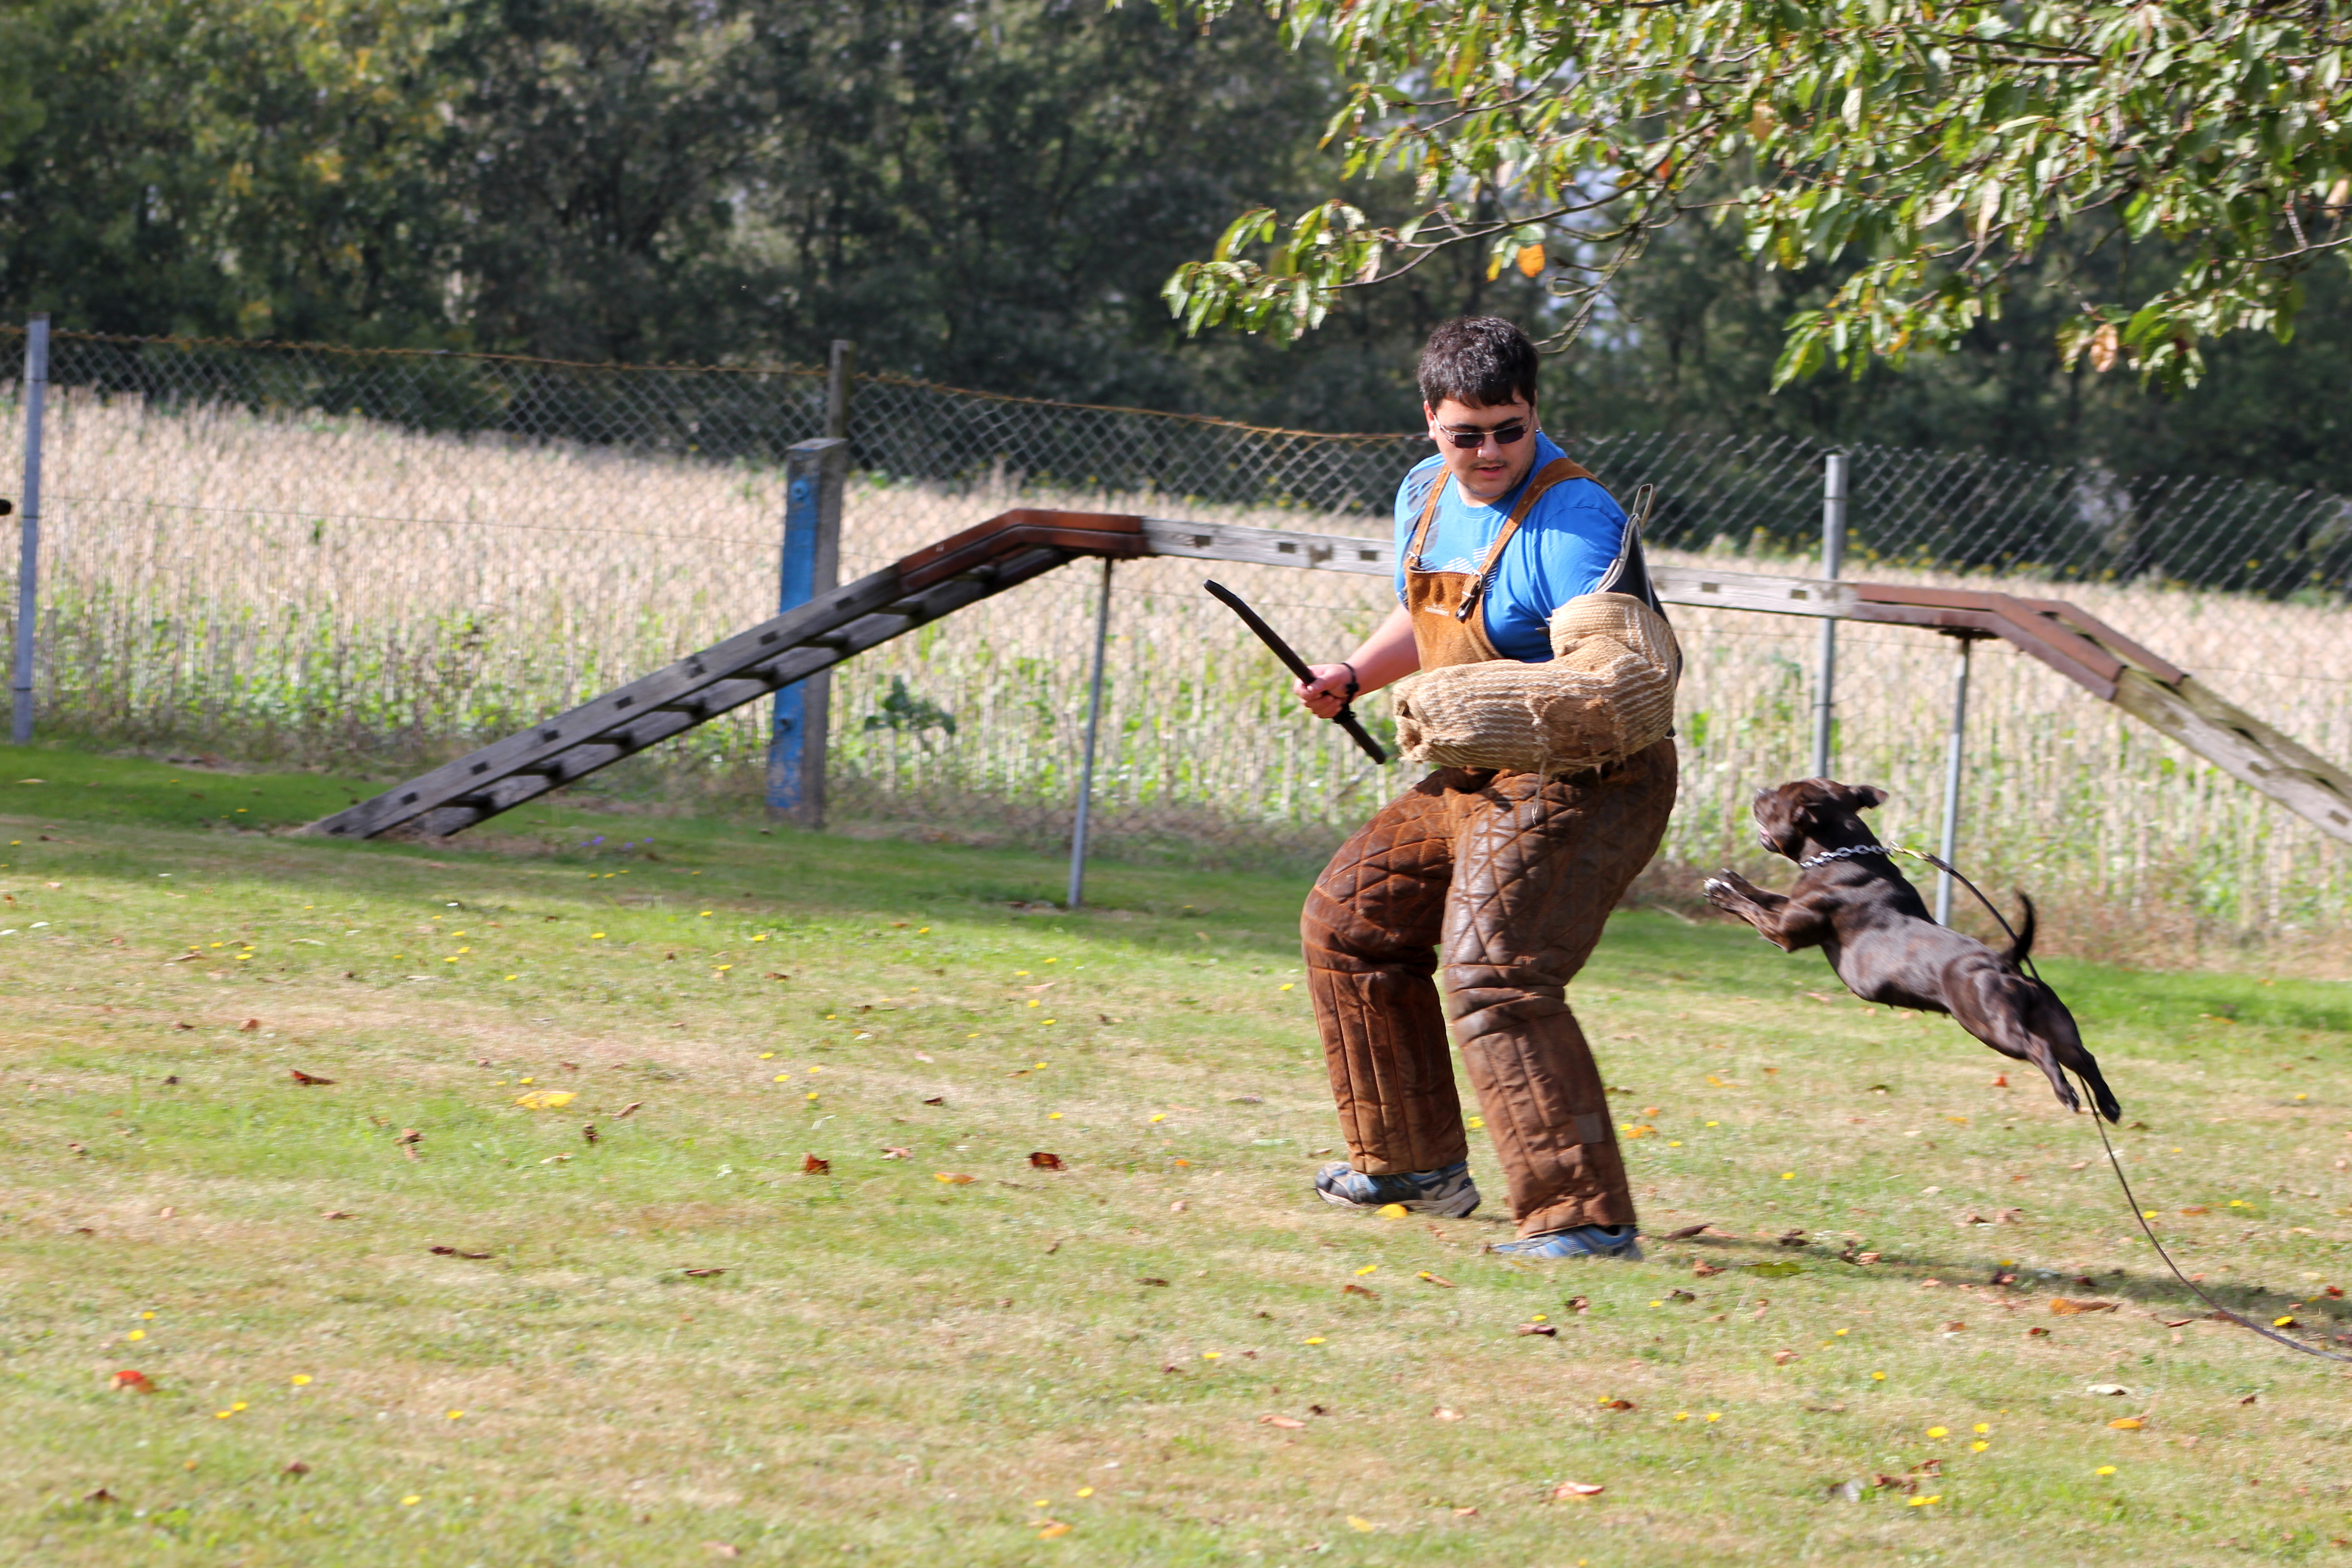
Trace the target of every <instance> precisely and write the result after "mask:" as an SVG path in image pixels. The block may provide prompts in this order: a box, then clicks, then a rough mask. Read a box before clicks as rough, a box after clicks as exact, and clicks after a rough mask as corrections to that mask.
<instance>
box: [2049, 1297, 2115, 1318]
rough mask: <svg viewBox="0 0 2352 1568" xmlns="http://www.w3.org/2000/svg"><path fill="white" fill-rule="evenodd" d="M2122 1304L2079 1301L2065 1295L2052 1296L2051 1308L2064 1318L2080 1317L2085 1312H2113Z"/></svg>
mask: <svg viewBox="0 0 2352 1568" xmlns="http://www.w3.org/2000/svg"><path fill="white" fill-rule="evenodd" d="M2122 1305H2123V1303H2122V1302H2120V1301H2077V1300H2071V1299H2069V1298H2067V1297H2064V1296H2053V1297H2051V1298H2050V1310H2051V1311H2052V1312H2053V1313H2055V1314H2056V1315H2057V1316H2059V1317H2062V1318H2074V1317H2080V1316H2081V1315H2082V1314H2083V1313H2084V1312H2112V1311H2114V1310H2116V1308H2118V1307H2120V1306H2122Z"/></svg>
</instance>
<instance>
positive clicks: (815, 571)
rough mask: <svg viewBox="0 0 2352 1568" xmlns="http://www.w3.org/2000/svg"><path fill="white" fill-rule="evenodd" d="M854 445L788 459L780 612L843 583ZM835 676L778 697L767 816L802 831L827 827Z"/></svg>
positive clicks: (795, 451) (838, 444)
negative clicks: (845, 509)
mask: <svg viewBox="0 0 2352 1568" xmlns="http://www.w3.org/2000/svg"><path fill="white" fill-rule="evenodd" d="M848 479H849V443H848V442H846V441H843V440H839V439H831V438H828V439H825V440H819V441H799V442H795V443H793V445H792V446H791V447H788V448H786V449H785V453H784V554H783V567H782V573H781V574H780V592H779V593H778V595H777V607H778V608H779V609H780V610H791V609H796V608H798V607H799V606H800V605H805V604H807V603H808V602H809V601H810V600H811V599H814V598H815V597H816V596H817V595H819V594H825V593H830V592H832V591H833V589H834V588H835V585H836V584H838V583H839V581H840V576H841V494H842V491H843V490H844V489H845V488H846V487H847V482H848ZM832 704H833V675H832V672H831V671H829V670H827V671H820V672H819V673H817V674H815V675H812V676H810V677H808V678H807V679H804V680H801V681H798V682H795V683H794V684H793V685H791V686H787V687H785V688H784V689H782V691H779V692H777V693H776V717H775V730H774V737H773V739H772V740H771V741H770V742H769V745H768V812H769V815H770V816H782V817H786V818H789V819H790V820H792V821H793V822H796V823H798V824H800V825H801V826H803V827H810V828H816V827H823V826H824V764H825V749H826V748H825V741H826V737H827V735H828V734H829V732H830V729H829V723H830V720H831V717H832Z"/></svg>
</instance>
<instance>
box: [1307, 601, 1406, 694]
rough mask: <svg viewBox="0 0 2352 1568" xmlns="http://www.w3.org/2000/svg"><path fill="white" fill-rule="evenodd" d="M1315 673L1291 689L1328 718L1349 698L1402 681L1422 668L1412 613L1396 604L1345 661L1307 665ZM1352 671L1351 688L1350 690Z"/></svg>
mask: <svg viewBox="0 0 2352 1568" xmlns="http://www.w3.org/2000/svg"><path fill="white" fill-rule="evenodd" d="M1307 668H1309V669H1311V670H1313V671H1314V672H1315V679H1313V680H1311V681H1301V682H1299V683H1298V684H1297V686H1294V687H1293V688H1291V689H1292V690H1293V691H1294V692H1296V693H1297V697H1298V700H1300V701H1301V702H1304V703H1305V704H1307V710H1308V711H1310V712H1312V713H1314V714H1315V715H1316V716H1317V717H1318V718H1322V719H1328V718H1330V717H1331V716H1332V715H1333V714H1334V713H1337V712H1338V711H1339V709H1340V706H1341V704H1343V703H1345V702H1346V701H1347V700H1349V698H1350V697H1356V696H1361V695H1362V694H1363V693H1365V692H1367V691H1378V690H1379V689H1381V687H1383V686H1387V685H1389V684H1391V682H1394V681H1399V680H1402V679H1404V678H1405V677H1406V676H1408V675H1411V674H1412V672H1413V671H1414V670H1416V669H1419V668H1421V654H1420V652H1419V650H1418V649H1416V648H1415V647H1413V641H1412V611H1411V610H1408V609H1406V608H1405V607H1404V606H1403V605H1398V606H1397V607H1396V608H1395V609H1394V610H1392V611H1391V612H1390V614H1389V617H1388V619H1386V620H1384V621H1382V622H1381V624H1380V625H1379V626H1375V627H1374V628H1372V635H1371V636H1370V637H1366V638H1365V639H1364V640H1363V641H1362V642H1360V643H1359V644H1357V645H1356V651H1355V652H1354V653H1351V654H1349V656H1348V659H1347V662H1346V664H1344V665H1339V664H1310V665H1308V666H1307ZM1350 670H1352V671H1353V672H1354V673H1353V677H1352V679H1353V681H1354V689H1353V690H1352V691H1351V690H1350V689H1349V680H1350V674H1349V671H1350Z"/></svg>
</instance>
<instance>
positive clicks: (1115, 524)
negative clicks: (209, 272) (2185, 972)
mask: <svg viewBox="0 0 2352 1568" xmlns="http://www.w3.org/2000/svg"><path fill="white" fill-rule="evenodd" d="M1393 553H1394V552H1393V547H1392V546H1391V543H1390V542H1389V541H1387V540H1385V539H1354V538H1348V537H1343V536H1335V535H1331V534H1321V533H1291V532H1286V531H1281V530H1276V529H1265V528H1244V527H1240V526H1237V525H1234V524H1230V523H1203V522H1181V521H1167V520H1164V519H1160V518H1147V517H1135V516H1130V515H1126V514H1114V513H1108V512H1073V511H1045V510H1034V509H1027V508H1024V509H1021V510H1013V511H1008V512H1003V513H1001V514H1000V515H998V516H996V517H993V518H991V519H990V520H989V521H986V522H983V523H982V524H980V525H979V526H978V527H976V528H971V529H968V530H966V531H963V532H961V533H958V534H955V535H953V536H951V537H950V538H947V539H943V540H941V541H940V542H938V543H936V544H932V545H929V546H927V547H926V548H924V549H922V550H919V551H917V552H915V553H914V554H912V555H909V556H908V557H906V558H905V559H904V560H901V561H898V562H896V563H892V564H891V565H888V566H886V567H884V568H883V569H882V570H880V571H878V572H875V573H872V574H869V575H867V576H865V577H861V578H859V579H858V580H857V581H856V582H854V583H850V584H845V585H844V586H842V587H839V588H835V589H833V590H831V591H829V592H826V593H824V594H821V595H818V596H817V597H816V598H814V599H813V600H812V601H811V602H809V603H808V604H806V605H800V606H798V607H796V608H794V609H792V610H789V611H786V612H785V613H784V614H782V615H780V616H775V617H774V618H773V619H772V620H768V621H764V622H762V623H761V624H760V625H759V626H753V627H752V628H751V629H750V630H749V631H746V632H742V633H740V634H738V635H737V636H735V637H729V638H728V639H727V640H726V641H724V642H721V643H719V644H717V645H715V646H713V647H707V648H705V649H703V650H702V651H701V652H699V653H695V654H689V655H688V656H687V657H686V658H682V659H679V660H678V661H677V663H676V664H673V665H670V666H669V667H668V668H665V669H660V670H656V672H655V673H653V674H651V675H648V676H646V677H645V678H644V679H640V680H635V681H632V682H631V683H630V684H628V685H626V686H624V687H622V688H620V689H617V690H614V691H608V692H606V693H605V694H604V696H602V697H599V698H596V699H594V700H593V701H589V702H584V703H583V704H581V705H580V706H579V707H577V708H574V709H572V710H571V711H569V712H567V713H562V714H558V715H557V716H556V717H554V718H552V719H550V720H548V721H546V722H544V723H541V724H534V725H532V726H531V727H530V729H528V730H525V731H521V732H520V733H519V734H514V735H509V736H508V737H507V738H506V739H505V740H502V741H497V742H492V743H491V744H489V745H488V746H485V747H483V748H482V749H481V750H479V751H478V752H473V753H471V754H470V755H467V756H463V757H460V758H458V759H457V761H456V762H453V763H446V764H445V765H443V766H441V767H438V768H435V769H434V770H433V771H432V772H430V773H425V774H423V775H421V776H420V777H417V778H414V779H411V780H409V781H408V782H407V783H406V784H401V785H399V786H398V787H397V788H394V789H390V790H387V791H385V792H384V793H383V794H382V795H377V796H376V797H375V798H373V800H368V801H363V802H362V803H361V804H359V805H354V806H352V807H351V808H350V809H349V810H346V811H340V812H337V813H336V814H335V815H333V816H329V817H324V818H321V819H320V821H318V822H315V823H312V824H311V825H310V826H309V827H307V828H305V829H304V831H305V832H308V833H315V834H321V835H325V836H328V837H340V838H375V837H383V836H384V835H386V834H394V833H397V834H399V835H401V836H404V837H409V836H431V837H442V836H446V835H448V834H452V833H457V832H461V831H463V830H464V829H466V828H468V827H471V826H474V825H475V824H477V823H479V822H482V821H485V820H487V819H488V818H490V817H493V816H498V815H499V813H500V812H503V811H510V810H512V809H513V808H514V807H516V806H518V805H522V804H523V803H524V802H526V801H530V800H534V799H537V798H538V797H539V796H541V795H545V794H546V793H547V792H548V791H550V790H552V789H555V788H557V787H559V786H561V785H563V784H571V783H572V782H573V781H575V780H578V779H583V778H585V777H587V776H588V775H589V774H590V773H595V772H596V771H598V770H599V769H601V768H605V767H609V766H611V765H612V764H613V763H616V762H619V761H620V760H621V759H622V758H624V757H627V756H634V755H635V753H637V752H642V751H644V750H646V748H647V747H649V746H653V745H656V744H657V743H658V742H662V741H666V740H667V739H668V738H669V737H671V736H672V735H676V734H677V733H679V732H680V731H685V730H689V729H692V728H693V727H694V726H695V725H697V724H701V723H705V722H707V721H709V720H712V719H715V718H717V717H718V716H719V714H721V713H724V712H727V711H728V710H730V709H734V708H739V707H740V706H741V705H743V704H744V703H746V702H750V701H752V700H755V699H757V698H761V697H764V696H767V695H768V694H770V693H772V692H774V691H777V690H780V689H782V688H784V687H787V686H790V685H792V684H793V682H794V681H798V680H804V679H807V678H808V677H810V676H812V675H814V674H816V673H818V672H819V671H820V670H824V669H829V668H832V667H833V666H834V665H836V664H839V663H841V662H842V661H843V660H844V659H846V658H852V657H854V656H855V655H857V654H860V653H863V652H865V651H866V649H867V648H870V647H877V646H879V645H880V644H882V643H886V642H888V641H889V640H890V639H891V638H893V637H899V636H902V635H904V634H905V633H907V632H910V631H913V630H914V629H915V628H916V627H918V626H928V625H929V624H930V623H931V622H933V621H936V620H939V619H940V617H942V616H949V615H952V614H954V613H955V612H956V611H958V610H960V609H962V608H963V607H964V606H965V605H973V604H977V603H979V602H980V601H981V600H982V599H985V598H989V597H991V596H992V595H997V594H1001V593H1003V592H1004V591H1005V590H1006V589H1008V588H1013V587H1017V586H1019V585H1020V584H1023V583H1026V582H1028V581H1029V580H1031V579H1032V578H1034V577H1037V576H1040V575H1042V574H1045V573H1047V572H1050V571H1052V570H1053V569H1054V568H1055V567H1057V566H1061V565H1064V564H1066V563H1069V562H1071V561H1075V560H1077V559H1080V558H1081V557H1108V558H1110V559H1114V560H1133V559H1137V558H1139V557H1143V556H1178V557H1185V558H1190V559H1193V560H1201V561H1234V562H1242V563H1250V564H1255V565H1266V566H1295V567H1299V568H1302V569H1305V570H1309V571H1328V572H1346V573H1350V574H1364V575H1370V576H1383V577H1384V576H1387V575H1389V574H1391V572H1392V571H1393V569H1394V567H1393ZM1651 579H1652V581H1653V583H1654V584H1655V585H1656V588H1657V593H1658V597H1659V598H1660V599H1662V600H1664V602H1665V603H1667V604H1670V605H1709V606H1713V607H1716V608H1720V609H1733V610H1750V611H1756V612H1759V613H1763V614H1769V615H1784V616H1786V615H1793V616H1809V617H1813V618H1822V617H1827V618H1831V619H1837V620H1854V621H1874V622H1879V623H1882V624H1885V625H1892V626H1927V627H1934V628H1938V629H1942V630H1946V631H1951V632H1957V633H1962V634H1971V635H1975V636H1980V637H1987V636H1989V637H2000V638H2002V639H2003V640H2005V641H2007V642H2010V643H2011V644H2013V645H2015V646H2016V647H2019V648H2020V649H2021V650H2023V651H2024V652H2026V653H2028V654H2031V655H2032V656H2033V657H2034V658H2038V659H2040V660H2041V661H2042V663H2044V664H2046V665H2048V666H2050V667H2051V668H2053V669H2055V670H2057V671H2058V672H2059V673H2060V674H2062V675H2063V676H2065V677H2066V678H2067V679H2070V680H2072V681H2074V683H2075V684H2076V685H2078V686H2080V687H2082V688H2083V689H2084V690H2086V691H2088V692H2090V693H2091V694H2092V695H2093V696H2095V697H2096V698H2098V699H2100V700H2102V701H2106V702H2112V703H2114V704H2115V705H2116V706H2117V707H2118V708H2121V709H2123V710H2124V711H2126V712H2127V713H2129V714H2131V715H2132V716H2133V717H2134V718H2137V719H2138V720H2140V721H2142V722H2144V723H2146V724H2148V725H2149V726H2151V727H2153V728H2154V729H2156V730H2158V731H2161V732H2163V733H2164V734H2166V735H2168V736H2170V737H2171V738H2172V739H2173V740H2175V741H2177V742H2179V743H2180V744H2181V745H2183V746H2185V747H2187V748H2188V749H2189V751H2191V752H2196V753H2197V754H2198V755H2199V756H2201V757H2203V758H2205V759H2206V760H2207V761H2209V762H2210V763H2213V764H2214V765H2215V766H2217V767H2219V768H2221V770H2222V771H2223V772H2224V773H2228V774H2229V775H2230V776H2231V777H2232V778H2234V779H2237V780H2239V781H2240V782H2241V783H2242V784H2249V785H2251V786H2252V787H2253V788H2255V789H2257V790H2260V791H2262V793H2263V794H2264V795H2268V796H2269V797H2270V798H2271V799H2273V800H2274V801H2276V802H2277V803H2278V804H2279V805H2284V806H2285V807H2286V808H2287V809H2288V810H2290V811H2292V812H2294V814H2295V815H2296V816H2301V817H2303V818H2305V820H2306V821H2309V822H2311V823H2313V824H2314V825H2315V826H2317V827H2319V828H2320V829H2321V831H2323V832H2325V833H2327V834H2329V835H2330V836H2332V837H2336V838H2340V839H2343V840H2345V841H2347V842H2352V773H2346V772H2345V771H2344V770H2343V769H2341V768H2339V767H2336V765H2335V764H2334V763H2329V762H2328V761H2327V760H2326V759H2325V758H2323V757H2321V756H2319V755H2317V754H2316V753H2315V752H2311V751H2310V750H2308V749H2306V748H2305V747H2304V746H2301V745H2298V744H2297V743H2296V742H2294V741H2293V740H2292V739H2290V738H2289V737H2287V736H2285V735H2284V734H2282V733H2280V732H2279V731H2276V730H2273V729H2272V728H2271V727H2270V726H2269V725H2267V724H2265V723H2263V721H2261V720H2259V719H2256V718H2255V717H2253V716H2252V714H2250V713H2248V712H2246V711H2245V710H2242V709H2241V708H2239V707H2237V706H2235V705H2234V704H2232V703H2231V702H2229V701H2226V700H2223V699H2222V698H2221V697H2220V696H2219V695H2217V694H2216V693H2214V692H2213V691H2211V690H2210V689H2207V688H2206V687H2205V686H2204V685H2203V684H2202V683H2201V682H2200V681H2198V680H2197V679H2194V678H2193V677H2192V676H2190V675H2189V673H2188V672H2186V671H2185V670H2182V669H2179V668H2176V667H2175V666H2173V665H2171V664H2169V663H2168V662H2167V661H2165V660H2164V659H2162V658H2158V656H2157V655H2155V654H2153V653H2150V652H2149V651H2148V650H2147V649H2146V648H2144V647H2140V646H2139V645H2138V644H2137V643H2136V642H2134V641H2132V640H2131V639H2130V638H2129V637H2125V636H2124V635H2123V634H2122V633H2120V632H2118V631H2116V629H2115V628H2114V627H2112V626H2106V625H2105V624H2104V623H2102V622H2101V621H2099V620H2097V619H2096V618H2095V617H2094V616H2089V615H2087V614H2085V613H2084V612H2083V611H2082V610H2080V609H2078V608H2076V607H2075V606H2074V605H2068V604H2065V603H2063V601H2060V600H2054V599H2026V598H2021V597H2018V596H2015V595H2009V594H1995V593H1979V592H1973V591H1969V590H1964V589H1953V588H1926V587H1907V586H1904V585H1901V584H1884V583H1858V582H1851V581H1845V582H1824V581H1820V580H1817V579H1812V578H1803V577H1774V576H1759V575H1755V574H1747V573H1732V572H1711V571H1705V570H1701V569H1698V568H1694V567H1686V566H1667V565H1654V566H1653V567H1652V568H1651Z"/></svg>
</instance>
